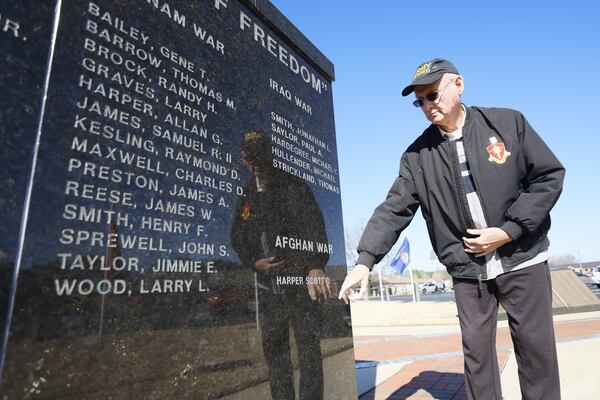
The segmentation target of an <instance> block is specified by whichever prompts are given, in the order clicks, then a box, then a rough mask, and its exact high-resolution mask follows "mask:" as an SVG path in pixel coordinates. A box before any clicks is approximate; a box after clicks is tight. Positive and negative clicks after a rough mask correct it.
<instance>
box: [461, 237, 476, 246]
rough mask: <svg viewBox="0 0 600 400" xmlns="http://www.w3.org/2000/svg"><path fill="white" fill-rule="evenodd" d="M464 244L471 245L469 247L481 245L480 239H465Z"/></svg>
mask: <svg viewBox="0 0 600 400" xmlns="http://www.w3.org/2000/svg"><path fill="white" fill-rule="evenodd" d="M463 242H465V243H466V244H469V245H476V244H479V238H475V239H473V238H466V237H463Z"/></svg>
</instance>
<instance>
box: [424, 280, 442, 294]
mask: <svg viewBox="0 0 600 400" xmlns="http://www.w3.org/2000/svg"><path fill="white" fill-rule="evenodd" d="M438 291H439V288H438V286H437V285H436V284H435V283H433V282H429V283H424V284H422V285H421V293H423V294H428V293H437V292H438Z"/></svg>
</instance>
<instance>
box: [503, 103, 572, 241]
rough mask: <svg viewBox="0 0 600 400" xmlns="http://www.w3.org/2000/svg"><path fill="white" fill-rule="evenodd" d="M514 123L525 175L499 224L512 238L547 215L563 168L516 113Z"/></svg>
mask: <svg viewBox="0 0 600 400" xmlns="http://www.w3.org/2000/svg"><path fill="white" fill-rule="evenodd" d="M517 127H518V132H517V134H518V139H519V145H520V147H521V157H522V159H521V160H520V161H521V162H522V163H523V165H524V171H525V176H524V177H523V178H522V179H521V185H522V192H521V194H520V195H519V197H517V199H516V200H515V202H514V203H513V204H512V205H511V206H510V207H509V208H508V210H507V211H506V216H505V218H506V222H505V223H504V224H503V225H502V226H501V227H500V228H502V230H504V231H505V232H507V233H508V234H509V235H510V236H511V237H512V238H513V239H518V238H519V237H520V236H521V235H523V233H525V232H527V233H531V232H535V231H536V230H537V229H538V228H539V227H540V225H541V224H542V222H544V220H545V219H546V218H548V215H549V213H550V210H551V209H552V207H553V206H554V204H556V201H557V200H558V197H559V196H560V193H561V191H562V185H563V180H564V177H565V168H564V167H563V166H562V164H561V163H560V161H558V159H557V158H556V156H555V155H554V153H552V151H551V150H550V149H549V148H548V146H547V145H546V143H544V141H543V140H542V138H540V136H539V135H538V134H537V133H536V132H535V130H534V129H533V128H532V127H531V125H529V123H528V122H527V120H526V119H525V117H524V116H523V115H522V114H520V113H518V115H517Z"/></svg>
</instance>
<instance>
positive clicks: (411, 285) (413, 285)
mask: <svg viewBox="0 0 600 400" xmlns="http://www.w3.org/2000/svg"><path fill="white" fill-rule="evenodd" d="M408 271H409V272H410V288H411V290H410V292H411V293H412V298H413V304H417V294H416V293H415V290H416V288H415V280H414V278H413V273H412V267H411V266H410V264H408Z"/></svg>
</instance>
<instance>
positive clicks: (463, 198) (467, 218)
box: [445, 135, 485, 296]
mask: <svg viewBox="0 0 600 400" xmlns="http://www.w3.org/2000/svg"><path fill="white" fill-rule="evenodd" d="M445 142H446V144H447V145H448V147H449V151H450V156H451V158H452V164H453V165H452V175H454V181H455V182H456V188H457V194H458V200H459V203H460V208H461V211H462V216H463V220H464V222H465V232H466V228H467V227H468V225H470V226H472V227H475V222H474V221H473V217H472V216H471V212H470V211H469V206H468V204H467V195H466V193H465V189H464V185H463V182H462V175H461V173H460V160H459V159H458V152H457V150H456V143H452V144H451V143H450V141H449V140H448V139H447V138H446V139H445ZM464 148H465V141H464V135H463V149H464ZM465 158H466V159H467V161H468V158H467V153H466V150H465ZM471 173H473V171H471ZM475 184H476V185H477V183H475ZM482 208H483V205H482ZM483 212H484V214H485V210H484V211H483ZM475 264H476V265H477V270H478V272H477V282H478V288H479V296H481V291H482V290H483V283H482V281H483V273H482V269H483V268H485V264H484V265H479V264H477V263H475Z"/></svg>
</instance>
